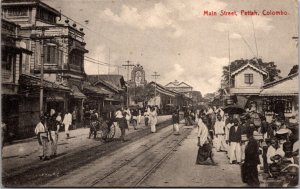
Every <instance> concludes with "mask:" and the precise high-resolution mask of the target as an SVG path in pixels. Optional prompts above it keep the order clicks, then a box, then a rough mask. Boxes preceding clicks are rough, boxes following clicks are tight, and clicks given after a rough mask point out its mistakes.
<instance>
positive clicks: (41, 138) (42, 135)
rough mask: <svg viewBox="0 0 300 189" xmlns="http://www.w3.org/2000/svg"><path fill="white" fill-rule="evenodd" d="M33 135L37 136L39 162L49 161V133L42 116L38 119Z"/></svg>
mask: <svg viewBox="0 0 300 189" xmlns="http://www.w3.org/2000/svg"><path fill="white" fill-rule="evenodd" d="M34 132H35V134H36V135H37V138H38V142H39V145H40V147H39V154H40V155H39V157H40V160H49V159H50V152H49V151H50V145H49V141H50V140H49V133H48V129H47V127H46V118H45V117H44V116H41V117H40V122H39V123H38V124H37V125H36V127H35V130H34Z"/></svg>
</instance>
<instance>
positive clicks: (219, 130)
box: [214, 114, 227, 151]
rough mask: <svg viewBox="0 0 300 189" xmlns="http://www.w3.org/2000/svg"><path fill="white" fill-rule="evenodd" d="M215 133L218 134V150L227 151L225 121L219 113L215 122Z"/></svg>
mask: <svg viewBox="0 0 300 189" xmlns="http://www.w3.org/2000/svg"><path fill="white" fill-rule="evenodd" d="M214 128H215V135H216V150H217V151H226V148H227V145H226V142H225V121H223V120H222V117H221V115H219V114H218V115H217V121H216V123H215V127H214Z"/></svg>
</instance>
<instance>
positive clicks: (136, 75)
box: [129, 64, 147, 87]
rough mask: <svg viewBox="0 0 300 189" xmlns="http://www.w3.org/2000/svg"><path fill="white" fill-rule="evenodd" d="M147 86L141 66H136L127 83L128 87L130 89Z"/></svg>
mask: <svg viewBox="0 0 300 189" xmlns="http://www.w3.org/2000/svg"><path fill="white" fill-rule="evenodd" d="M146 84H147V81H146V79H145V71H144V68H143V66H141V65H140V64H137V65H135V66H134V67H133V69H132V71H131V80H130V81H129V85H130V86H131V87H137V86H144V85H146Z"/></svg>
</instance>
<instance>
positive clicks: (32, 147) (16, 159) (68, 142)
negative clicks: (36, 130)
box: [2, 115, 170, 174]
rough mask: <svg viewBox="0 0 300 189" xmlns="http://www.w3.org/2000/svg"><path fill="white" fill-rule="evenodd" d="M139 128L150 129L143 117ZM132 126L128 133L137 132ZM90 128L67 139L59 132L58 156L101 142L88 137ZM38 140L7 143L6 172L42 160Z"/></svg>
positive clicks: (118, 134)
mask: <svg viewBox="0 0 300 189" xmlns="http://www.w3.org/2000/svg"><path fill="white" fill-rule="evenodd" d="M167 119H170V116H169V115H167V116H159V117H158V120H159V122H162V121H165V120H167ZM137 128H138V130H141V129H150V127H149V126H148V127H146V126H145V124H144V119H143V117H142V119H141V125H138V127H137ZM138 130H134V129H133V127H132V126H129V131H128V130H126V135H127V134H129V133H133V132H136V131H138ZM89 131H90V129H89V128H78V129H76V130H71V131H70V137H71V138H70V139H66V135H65V133H64V132H61V133H59V139H58V150H57V152H58V156H63V155H65V154H68V153H70V152H72V151H74V150H80V149H84V148H86V147H93V146H97V145H100V144H101V141H99V140H94V139H88V135H89ZM120 135H121V131H120V129H119V128H118V127H117V129H116V134H115V138H119V137H120ZM38 145H39V144H38V141H37V139H36V137H33V138H30V139H25V140H20V141H17V142H16V143H14V144H11V145H6V146H4V148H3V151H2V167H3V171H4V174H6V173H10V172H11V171H16V170H18V169H19V168H21V167H23V166H30V165H32V164H34V163H35V162H41V161H40V160H39V158H38V155H39V154H38V147H39V146H38Z"/></svg>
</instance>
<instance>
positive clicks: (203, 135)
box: [198, 118, 208, 146]
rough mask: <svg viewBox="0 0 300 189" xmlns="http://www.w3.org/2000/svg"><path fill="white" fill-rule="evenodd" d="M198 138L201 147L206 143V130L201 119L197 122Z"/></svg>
mask: <svg viewBox="0 0 300 189" xmlns="http://www.w3.org/2000/svg"><path fill="white" fill-rule="evenodd" d="M198 137H199V138H200V146H203V144H205V142H206V141H207V137H208V129H207V127H206V125H205V124H204V123H203V121H202V119H201V118H199V121H198Z"/></svg>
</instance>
